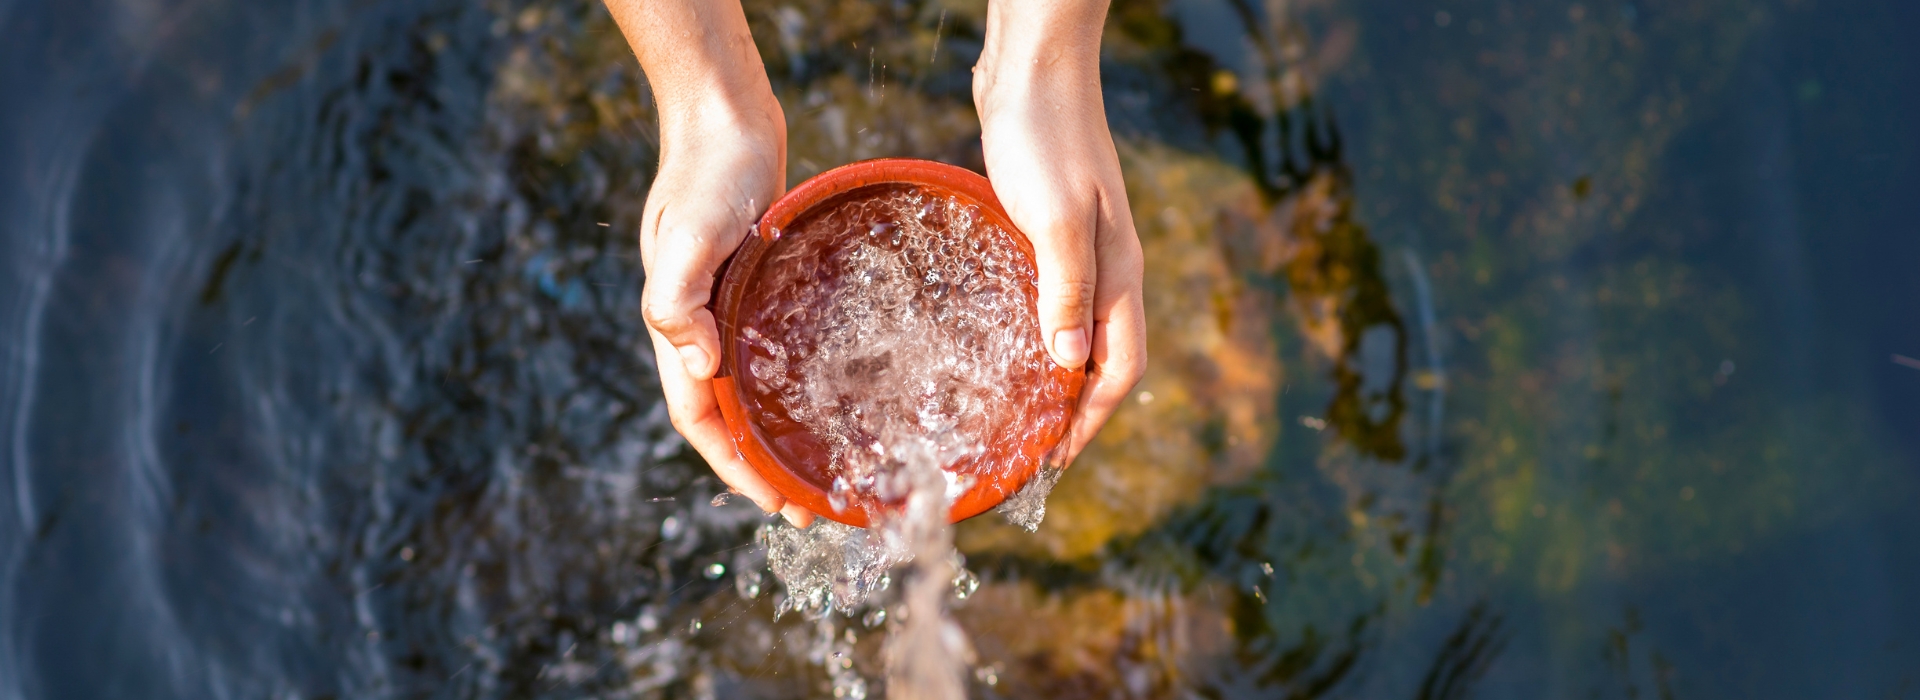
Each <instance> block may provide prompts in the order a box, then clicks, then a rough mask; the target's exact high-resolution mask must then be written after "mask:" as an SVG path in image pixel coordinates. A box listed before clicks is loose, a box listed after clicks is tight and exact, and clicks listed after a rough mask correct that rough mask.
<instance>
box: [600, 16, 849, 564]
mask: <svg viewBox="0 0 1920 700" xmlns="http://www.w3.org/2000/svg"><path fill="white" fill-rule="evenodd" d="M607 9H608V10H610V11H612V13H613V17H614V20H615V21H616V22H618V23H619V25H620V29H621V31H622V32H624V33H625V34H626V35H627V41H628V43H630V44H632V45H633V48H634V52H635V53H636V54H638V55H639V58H640V63H641V66H642V67H643V68H644V69H645V70H646V73H647V83H648V85H649V86H650V87H651V88H652V92H653V98H654V102H655V104H657V105H659V111H660V170H659V172H657V173H655V175H654V179H653V188H652V189H650V190H649V191H648V192H647V204H646V210H645V212H644V213H643V214H642V215H641V221H640V263H641V265H642V266H644V267H645V268H646V271H647V279H646V288H645V290H644V291H642V293H641V295H640V306H641V309H640V311H641V315H642V316H644V317H645V318H646V322H647V334H648V335H649V336H651V337H652V338H653V353H654V364H655V365H656V367H657V369H658V370H659V372H660V390H661V393H662V394H664V395H665V397H666V402H667V415H668V417H669V418H671V419H672V420H673V427H674V429H676V430H678V431H680V435H681V436H682V437H684V438H686V440H687V443H688V444H690V445H692V446H693V449H694V450H696V451H698V452H699V453H700V456H702V457H705V458H706V460H707V464H709V465H711V466H712V467H713V472H714V474H716V475H718V476H719V477H720V480H721V481H724V482H726V484H727V486H729V487H731V488H732V489H733V490H734V491H736V492H738V493H740V494H741V495H743V496H746V497H747V498H749V499H752V500H753V502H754V504H756V505H758V506H760V509H761V510H764V511H766V512H768V513H774V512H779V513H781V514H783V515H785V516H786V517H787V520H789V521H791V522H793V524H795V525H799V526H802V527H804V526H806V525H807V524H808V523H809V522H812V520H813V514H812V513H809V512H807V510H806V509H805V508H801V507H800V506H798V505H794V504H790V503H788V502H787V499H786V498H785V497H784V496H781V495H780V492H779V491H776V490H774V488H773V486H772V485H771V484H768V483H767V482H766V480H765V479H762V478H760V475H759V474H758V473H756V472H755V471H754V470H753V467H751V466H749V465H748V464H747V461H746V460H745V459H743V458H741V456H740V452H739V450H737V449H735V447H734V445H733V437H732V435H731V434H730V433H729V432H728V430H727V425H726V421H725V420H724V419H722V418H721V416H720V404H719V401H718V400H717V399H716V398H715V397H714V393H713V375H714V373H715V372H716V371H717V370H719V368H720V334H719V329H718V328H717V327H716V326H715V325H714V319H713V313H712V312H709V311H707V308H706V307H707V301H708V300H709V299H710V298H711V297H712V294H713V291H714V282H715V280H714V277H713V275H714V272H715V271H716V270H718V269H719V267H720V263H722V262H724V261H725V260H726V259H727V256H729V255H732V254H733V251H734V250H735V249H736V248H738V247H739V246H740V241H741V240H743V239H745V238H746V236H747V234H748V231H749V230H750V229H751V227H752V226H753V224H754V222H755V221H756V220H758V219H759V218H760V214H761V213H762V212H764V211H766V209H767V207H768V206H769V205H771V204H773V200H775V199H777V198H778V197H779V196H780V195H781V194H782V193H784V192H785V191H786V172H787V122H786V117H785V115H784V114H783V113H782V112H781V110H780V102H779V101H778V100H776V99H774V96H773V88H772V86H771V85H769V84H768V82H767V74H766V69H765V68H764V67H763V66H762V65H761V63H760V55H759V53H757V52H756V51H755V50H754V45H753V38H752V37H751V36H749V35H748V34H747V20H746V16H745V15H744V14H742V12H741V9H740V4H739V3H738V2H737V1H735V0H719V1H706V0H608V2H607Z"/></svg>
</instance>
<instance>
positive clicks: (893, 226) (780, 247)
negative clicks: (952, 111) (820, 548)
mask: <svg viewBox="0 0 1920 700" xmlns="http://www.w3.org/2000/svg"><path fill="white" fill-rule="evenodd" d="M874 194H876V195H877V196H870V197H856V198H853V199H848V200H843V201H841V202H839V203H838V204H836V205H831V206H830V207H829V208H828V209H827V210H826V211H824V212H822V213H820V214H818V215H815V216H812V217H810V218H808V219H804V220H801V221H799V222H797V224H796V226H795V227H794V228H793V230H791V231H788V232H786V233H785V235H784V236H783V237H782V240H781V241H780V243H778V244H776V246H777V247H776V248H775V249H774V250H773V251H772V252H771V253H770V254H769V255H768V257H767V259H766V260H765V261H764V262H763V263H762V267H761V270H762V276H761V281H760V283H759V285H758V287H757V288H756V291H755V292H752V293H753V294H757V295H759V297H760V298H759V299H749V302H750V305H749V308H750V309H752V310H751V311H750V312H749V315H748V316H747V317H746V318H744V319H743V325H744V328H743V329H742V335H743V336H744V337H745V338H746V339H747V343H748V344H749V346H750V348H751V349H750V351H749V358H748V360H747V369H748V374H749V375H750V376H749V377H748V378H747V379H746V382H747V384H748V387H749V389H750V390H751V392H752V393H753V394H755V395H756V396H760V397H768V398H770V399H771V400H772V401H773V402H775V403H777V406H773V407H769V408H775V409H777V410H776V411H774V412H779V413H785V414H786V416H788V417H790V418H791V419H792V422H793V423H795V424H797V425H798V426H801V427H802V428H803V429H804V431H805V432H806V433H807V434H808V437H809V438H810V441H811V442H813V443H816V444H817V445H818V446H819V447H820V448H821V451H823V452H824V460H807V459H793V460H790V461H795V462H807V461H824V462H825V464H824V465H823V468H824V471H825V473H826V474H827V475H828V477H829V478H831V480H832V487H831V490H830V494H831V497H832V499H833V504H834V506H835V507H836V508H841V509H844V508H847V507H856V504H859V503H871V502H881V503H888V504H893V505H895V506H897V505H898V504H900V503H903V502H904V501H905V499H906V497H907V492H906V489H905V488H904V485H905V484H904V482H898V480H897V479H895V475H897V473H898V472H899V470H898V467H899V464H900V459H899V455H898V451H899V449H900V447H899V446H900V445H902V444H904V443H906V442H908V441H918V442H921V443H925V445H926V446H927V447H929V448H930V449H931V450H932V452H933V456H932V458H931V459H932V460H933V461H934V462H935V463H937V464H938V465H939V466H940V467H941V468H942V473H943V474H944V477H943V478H944V479H945V483H944V485H943V489H944V490H945V491H946V492H947V495H948V496H949V497H954V496H958V495H959V494H961V493H964V492H965V491H966V489H967V488H968V487H969V486H970V485H971V483H972V482H971V481H970V478H975V477H978V478H986V479H988V480H989V481H994V480H996V477H998V476H1001V475H1004V474H1007V473H1008V472H1009V470H1011V469H1014V468H1015V467H1016V464H1017V463H1018V462H1019V461H1020V460H1021V455H1020V454H1019V452H1018V450H1017V446H1018V445H1019V444H1021V443H1023V442H1025V441H1026V438H1027V436H1029V435H1032V434H1033V433H1034V432H1035V431H1046V430H1053V429H1056V428H1057V427H1058V426H1059V425H1060V424H1061V423H1062V422H1064V421H1065V420H1066V418H1067V413H1068V411H1069V410H1070V408H1071V407H1070V406H1069V405H1068V403H1067V402H1066V401H1064V400H1062V396H1061V394H1060V393H1059V392H1061V391H1062V390H1061V389H1060V388H1059V387H1058V386H1057V385H1056V384H1055V383H1054V382H1052V381H1050V376H1049V375H1050V371H1051V370H1052V362H1051V360H1050V359H1049V358H1048V356H1047V353H1046V349H1045V347H1044V345H1042V343H1041V340H1040V332H1039V326H1038V323H1037V321H1036V319H1035V313H1034V302H1033V285H1034V281H1035V277H1036V275H1035V271H1034V268H1033V264H1032V262H1031V261H1030V260H1028V259H1027V258H1026V256H1024V255H1023V254H1022V253H1021V251H1020V250H1019V249H1018V248H1017V247H1016V245H1017V244H1016V242H1015V239H1014V235H1015V234H1012V233H1010V232H1008V231H1006V230H1003V229H1001V228H1000V227H998V226H996V225H993V224H992V223H990V222H987V221H986V220H985V219H984V217H983V216H982V213H981V212H980V210H979V209H978V208H977V207H974V206H971V205H967V204H965V203H963V202H960V201H957V200H954V199H951V198H947V197H940V196H933V195H930V194H928V193H925V192H922V191H920V190H918V189H916V188H911V187H899V188H895V189H890V190H885V191H883V192H880V193H874ZM848 231H853V232H858V234H859V235H852V236H849V235H843V233H844V232H848ZM756 301H757V302H758V303H752V302H756ZM763 407H765V406H764V404H763ZM776 432H777V431H776ZM786 442H787V441H783V440H782V439H780V438H776V439H775V443H776V445H775V449H776V451H778V450H780V449H781V445H783V444H786ZM996 445H999V446H1001V447H997V448H996ZM1007 446H1013V447H1007Z"/></svg>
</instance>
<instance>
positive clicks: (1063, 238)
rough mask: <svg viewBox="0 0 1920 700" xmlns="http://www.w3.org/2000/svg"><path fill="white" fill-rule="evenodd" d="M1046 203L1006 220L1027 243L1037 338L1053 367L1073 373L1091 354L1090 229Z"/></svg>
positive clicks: (1093, 271) (1093, 272)
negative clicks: (1035, 288)
mask: <svg viewBox="0 0 1920 700" xmlns="http://www.w3.org/2000/svg"><path fill="white" fill-rule="evenodd" d="M1050 204H1051V206H1046V205H1043V206H1044V207H1045V210H1043V211H1031V210H1027V209H1026V208H1023V210H1022V211H1020V212H1018V214H1015V213H1014V212H1009V217H1010V218H1012V219H1013V224H1014V226H1017V227H1019V228H1020V230H1021V231H1022V232H1024V233H1025V234H1026V235H1027V240H1029V241H1031V242H1032V243H1033V253H1034V266H1035V268H1036V269H1037V271H1038V272H1039V282H1038V284H1039V295H1038V296H1039V299H1038V301H1039V307H1040V309H1039V311H1040V337H1041V339H1042V340H1043V342H1045V343H1046V345H1047V352H1048V353H1049V354H1051V355H1053V361H1054V362H1055V363H1057V364H1059V365H1060V366H1061V367H1065V368H1067V369H1079V368H1081V367H1083V366H1085V365H1086V364H1087V357H1088V356H1089V355H1090V354H1091V353H1092V351H1093V292H1094V286H1095V282H1096V281H1097V274H1098V272H1097V269H1096V267H1095V263H1094V247H1093V236H1094V229H1093V226H1094V224H1093V221H1092V219H1091V217H1087V218H1086V220H1084V221H1082V220H1077V219H1081V218H1082V217H1074V216H1071V215H1069V214H1068V212H1069V211H1072V210H1073V208H1072V207H1066V206H1063V205H1060V204H1053V203H1050Z"/></svg>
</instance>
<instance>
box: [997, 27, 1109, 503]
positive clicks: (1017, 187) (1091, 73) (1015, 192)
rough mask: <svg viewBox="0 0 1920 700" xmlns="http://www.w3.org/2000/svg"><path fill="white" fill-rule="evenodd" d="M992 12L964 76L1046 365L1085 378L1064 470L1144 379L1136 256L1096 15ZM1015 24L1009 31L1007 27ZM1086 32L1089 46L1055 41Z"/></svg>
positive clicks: (1067, 40)
mask: <svg viewBox="0 0 1920 700" xmlns="http://www.w3.org/2000/svg"><path fill="white" fill-rule="evenodd" d="M1006 7H1008V3H1005V2H999V3H995V4H994V5H993V7H992V10H991V12H992V13H993V15H994V16H991V17H990V18H989V29H988V32H989V33H988V42H987V48H986V50H985V51H983V52H982V56H981V59H980V63H979V65H978V66H976V67H975V69H974V83H973V94H974V104H975V106H976V107H977V108H978V109H979V112H980V126H981V141H982V146H983V148H984V151H985V154H986V164H987V177H988V179H989V180H991V181H992V183H993V190H994V194H995V195H997V196H998V197H999V198H1000V203H1001V205H1002V206H1004V207H1006V210H1007V215H1008V217H1009V218H1010V219H1012V220H1013V224H1014V226H1016V227H1018V228H1019V229H1020V230H1021V232H1022V233H1025V234H1026V236H1027V239H1028V240H1029V241H1031V242H1032V243H1033V248H1034V253H1035V257H1036V258H1037V260H1036V262H1037V263H1038V265H1037V266H1038V271H1039V278H1040V279H1039V288H1040V298H1039V302H1040V309H1039V311H1040V331H1041V337H1042V338H1043V339H1044V341H1045V343H1046V346H1047V349H1048V351H1049V352H1050V353H1051V354H1052V355H1053V359H1054V362H1056V363H1058V364H1059V365H1060V366H1062V367H1066V368H1068V369H1078V368H1080V367H1086V372H1087V385H1086V388H1085V389H1084V390H1083V391H1082V393H1081V395H1080V405H1079V406H1078V408H1077V410H1076V411H1075V412H1074V418H1073V423H1072V426H1071V427H1070V428H1069V432H1068V441H1067V452H1066V454H1065V455H1064V460H1063V461H1062V465H1064V464H1066V463H1070V462H1071V461H1072V460H1073V458H1074V457H1075V456H1077V455H1079V454H1080V451H1081V450H1083V449H1085V448H1086V446H1087V443H1088V441H1090V440H1092V439H1093V435H1094V433H1096V432H1098V431H1099V429H1100V426H1101V425H1103V424H1105V423H1106V422H1107V419H1108V418H1109V417H1111V416H1112V415H1113V412H1114V410H1115V409H1116V408H1118V407H1119V405H1120V402H1121V401H1122V400H1123V399H1125V398H1126V396H1127V394H1128V393H1129V392H1130V391H1132V389H1133V386H1134V384H1135V383H1136V382H1138V381H1139V380H1140V375H1141V374H1142V373H1143V372H1144V371H1145V370H1146V363H1147V343H1146V318H1145V313H1144V307H1143V300H1142V298H1141V293H1142V291H1141V286H1142V280H1141V276H1142V264H1143V263H1142V259H1141V258H1142V255H1141V251H1140V239H1139V236H1138V234H1136V233H1135V232H1134V228H1133V215H1132V213H1131V212H1130V211H1129V210H1128V209H1127V192H1126V187H1125V184H1124V182H1123V181H1122V180H1121V176H1120V158H1119V155H1118V153H1117V152H1116V151H1115V149H1114V146H1113V136H1112V134H1111V133H1110V132H1109V131H1108V129H1107V117H1106V110H1105V108H1104V106H1103V105H1102V102H1101V94H1100V75H1099V29H1100V22H1099V17H1100V15H1103V14H1104V7H1101V8H1099V9H1100V10H1102V12H1101V13H1100V15H1094V16H1093V18H1092V19H1091V24H1090V27H1089V26H1088V25H1089V20H1087V19H1086V18H1066V19H1065V21H1068V22H1071V23H1074V24H1073V25H1072V28H1071V29H1070V30H1068V31H1066V32H1062V33H1056V32H1049V31H1046V30H1045V29H1044V22H1032V23H1028V22H1022V21H1021V20H1023V19H1024V18H1023V17H1021V16H1020V14H1019V13H1020V12H1021V11H1024V10H1025V9H1026V8H1024V7H1022V8H1016V9H1013V10H1008V9H1004V8H1006ZM1016 23H1018V24H1016ZM1088 29H1090V30H1091V33H1092V36H1091V46H1090V47H1089V46H1087V45H1086V43H1087V42H1086V40H1085V38H1084V36H1083V37H1082V40H1081V41H1079V42H1075V41H1073V40H1071V39H1064V40H1063V34H1070V33H1073V32H1075V31H1077V32H1078V33H1080V34H1082V35H1084V34H1085V33H1086V31H1087V30H1088Z"/></svg>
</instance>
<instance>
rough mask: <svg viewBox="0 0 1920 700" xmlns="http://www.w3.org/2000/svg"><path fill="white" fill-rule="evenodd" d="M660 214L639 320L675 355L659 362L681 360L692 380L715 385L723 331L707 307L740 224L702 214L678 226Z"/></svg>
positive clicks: (665, 213) (729, 218)
mask: <svg viewBox="0 0 1920 700" xmlns="http://www.w3.org/2000/svg"><path fill="white" fill-rule="evenodd" d="M662 209H663V211H661V213H660V220H659V221H658V222H657V224H656V225H655V226H654V227H653V231H652V234H653V236H654V240H653V245H652V246H649V247H650V248H652V255H651V260H649V265H648V266H647V278H646V287H645V288H644V289H643V290H642V291H641V294H640V304H641V306H640V312H641V316H643V317H644V318H645V319H646V321H647V326H648V327H649V328H651V329H652V330H653V331H654V332H656V333H658V334H660V336H661V337H662V338H664V339H665V340H666V341H667V343H668V344H669V345H670V346H671V350H672V352H670V353H667V354H663V355H661V356H660V357H677V358H678V359H679V360H680V362H679V364H680V365H681V367H682V368H683V369H684V370H685V371H686V373H687V375H688V376H689V377H691V378H693V379H696V380H707V379H711V378H712V377H713V375H714V373H715V372H717V371H718V370H719V369H720V331H719V327H718V326H717V325H716V324H715V323H714V318H713V313H712V312H710V311H708V310H707V301H708V300H709V299H711V298H712V295H713V285H714V279H713V275H714V272H715V271H716V270H718V269H719V267H720V263H721V262H722V261H724V260H726V256H727V255H729V254H731V253H732V252H733V249H734V247H735V246H737V244H738V242H739V238H740V236H739V235H729V231H728V230H727V229H728V228H729V227H732V226H735V225H736V224H737V222H735V221H733V220H732V217H731V216H719V217H706V216H699V215H698V214H696V215H695V216H696V218H694V219H692V220H678V219H675V218H673V214H672V213H670V212H667V211H665V207H663V208H662ZM723 213H724V212H723ZM732 233H734V234H737V233H739V232H732Z"/></svg>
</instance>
